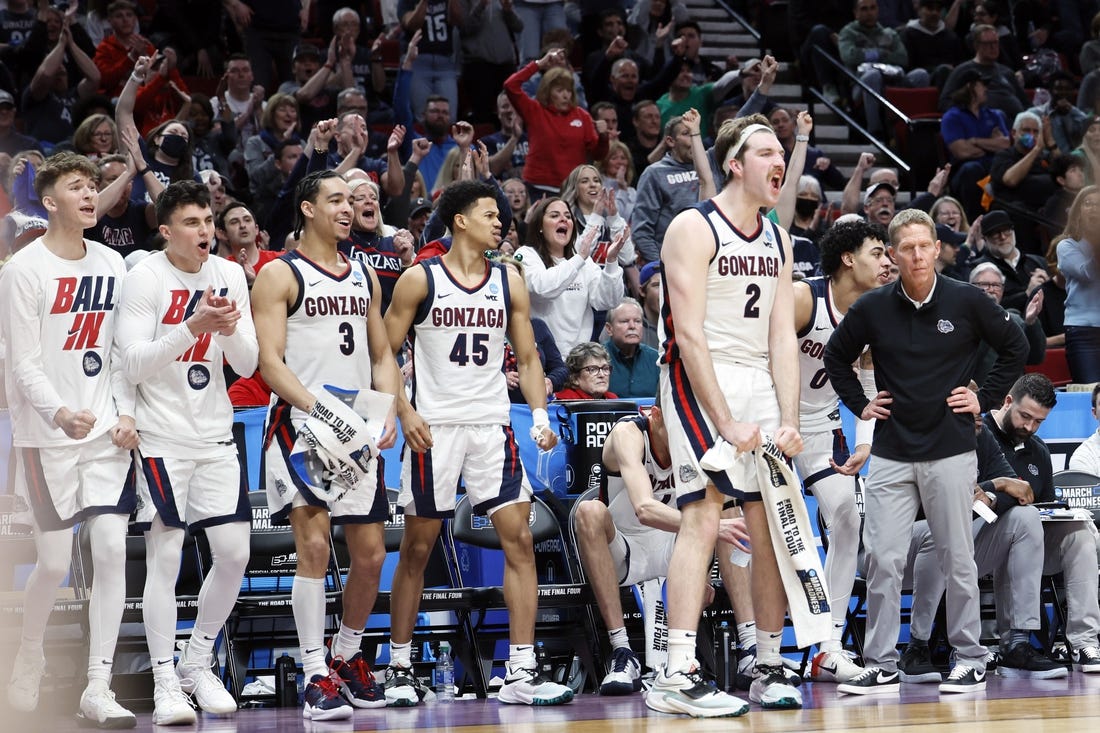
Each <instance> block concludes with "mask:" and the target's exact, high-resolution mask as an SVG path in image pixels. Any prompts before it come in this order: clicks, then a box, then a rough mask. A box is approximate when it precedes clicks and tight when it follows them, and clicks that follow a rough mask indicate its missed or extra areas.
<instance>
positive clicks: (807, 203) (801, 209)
mask: <svg viewBox="0 0 1100 733" xmlns="http://www.w3.org/2000/svg"><path fill="white" fill-rule="evenodd" d="M820 205H821V202H819V201H814V200H813V199H795V200H794V211H795V213H796V214H798V215H799V216H801V217H802V218H803V219H805V218H808V217H811V216H813V215H814V212H815V211H817V207H818V206H820Z"/></svg>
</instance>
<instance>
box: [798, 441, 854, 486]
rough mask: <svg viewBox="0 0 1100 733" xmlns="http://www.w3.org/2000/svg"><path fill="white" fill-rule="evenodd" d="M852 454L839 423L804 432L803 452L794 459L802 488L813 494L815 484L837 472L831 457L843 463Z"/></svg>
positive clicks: (838, 462)
mask: <svg viewBox="0 0 1100 733" xmlns="http://www.w3.org/2000/svg"><path fill="white" fill-rule="evenodd" d="M850 456H851V453H850V452H849V451H848V441H847V439H846V438H845V437H844V431H843V430H841V428H840V426H839V425H838V426H837V427H836V428H835V429H832V430H819V431H815V432H808V433H802V452H801V453H799V454H798V455H797V456H795V457H794V459H793V460H794V467H795V470H796V471H798V477H799V478H800V479H802V488H803V489H805V490H806V493H807V494H812V493H813V486H814V484H816V483H817V482H818V481H820V480H821V479H823V478H827V477H829V476H832V475H834V474H836V470H835V469H834V468H833V467H832V465H830V464H829V459H830V458H831V459H833V461H835V462H836V463H837V465H843V464H844V463H845V461H847V460H848V458H849V457H850Z"/></svg>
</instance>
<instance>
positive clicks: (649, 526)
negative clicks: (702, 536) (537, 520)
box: [574, 406, 748, 695]
mask: <svg viewBox="0 0 1100 733" xmlns="http://www.w3.org/2000/svg"><path fill="white" fill-rule="evenodd" d="M603 465H604V468H605V469H607V489H606V495H605V496H601V497H600V500H594V501H585V502H581V504H580V506H578V507H577V515H576V526H575V528H574V529H575V531H576V533H577V544H578V548H579V550H580V554H581V561H582V562H583V563H584V571H585V575H586V576H587V578H588V584H589V585H590V586H592V591H593V593H594V594H595V596H596V602H597V603H598V604H599V607H600V615H602V616H603V620H604V625H605V626H607V629H608V636H609V637H610V640H611V650H612V652H611V670H610V671H609V672H608V673H607V675H606V676H605V677H604V678H603V682H602V683H601V684H600V694H601V695H629V694H630V693H632V692H637V691H638V690H640V689H641V688H642V679H641V664H640V663H639V662H638V658H637V656H635V654H634V651H633V650H632V649H631V648H630V641H629V639H628V638H627V633H626V626H625V625H624V623H623V608H622V601H621V599H620V597H619V586H621V585H634V584H636V583H641V582H642V581H645V580H651V579H653V578H660V577H664V576H667V575H668V561H669V558H670V557H671V556H672V546H673V544H674V543H675V541H676V532H677V531H679V529H680V512H679V511H677V510H676V508H675V507H672V506H669V504H670V503H671V502H672V499H673V494H674V493H675V487H674V477H673V469H672V460H671V457H670V456H669V452H668V433H667V432H666V430H665V423H664V416H663V415H662V414H661V408H660V407H657V406H654V407H652V408H650V409H649V410H647V411H644V412H643V414H641V415H631V416H629V417H624V418H622V419H620V420H619V421H618V422H616V423H615V425H614V426H613V427H612V428H611V432H609V433H608V434H607V440H606V441H605V442H604V444H603ZM718 537H719V538H720V539H722V540H723V541H725V542H728V543H733V544H734V545H736V546H738V547H740V549H741V550H742V551H744V550H747V549H748V548H746V547H745V546H743V545H742V544H741V540H745V541H747V540H748V534H747V533H746V532H745V521H744V520H743V519H741V518H736V519H734V518H730V519H726V518H723V519H722V520H721V522H720V524H719V529H718ZM727 554H728V553H727Z"/></svg>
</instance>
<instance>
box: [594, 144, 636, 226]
mask: <svg viewBox="0 0 1100 733" xmlns="http://www.w3.org/2000/svg"><path fill="white" fill-rule="evenodd" d="M596 167H597V168H599V169H600V173H601V174H602V175H603V185H604V186H606V187H607V188H608V189H610V191H611V192H612V194H613V195H614V197H615V205H616V206H617V207H618V209H619V215H620V216H621V217H622V218H624V219H626V220H627V221H630V217H631V216H632V215H633V212H634V205H635V203H637V200H638V191H637V190H636V189H635V188H634V186H633V185H632V183H631V182H632V181H634V180H635V175H634V161H633V160H632V159H631V155H630V148H628V147H627V146H626V144H625V143H622V142H620V141H618V140H613V141H612V142H611V143H609V144H608V146H607V155H605V156H604V157H603V159H602V160H601V161H600V162H599V163H597V164H596Z"/></svg>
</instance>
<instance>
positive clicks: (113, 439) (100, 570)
mask: <svg viewBox="0 0 1100 733" xmlns="http://www.w3.org/2000/svg"><path fill="white" fill-rule="evenodd" d="M97 175H98V171H97V170H96V167H95V165H93V164H92V162H91V161H89V160H88V159H87V158H85V157H84V156H81V155H77V154H75V153H59V154H57V155H55V156H52V157H51V158H49V159H48V160H47V161H46V163H45V164H44V165H43V166H42V167H41V168H40V169H39V170H38V174H37V176H36V178H35V181H34V187H35V192H36V193H37V194H38V196H39V198H40V200H41V201H42V206H43V207H44V208H45V209H46V211H47V213H48V216H49V226H48V227H47V229H46V233H45V234H44V235H42V236H41V237H40V238H38V239H37V240H35V241H34V242H32V243H31V244H29V245H27V246H26V247H25V248H24V249H22V250H20V251H19V252H17V253H15V255H13V256H12V258H11V260H10V261H9V262H8V264H7V265H5V266H4V269H3V270H2V277H0V328H2V330H3V340H4V341H5V343H6V345H7V355H8V358H7V367H8V368H7V369H6V370H5V374H4V377H5V383H6V390H7V395H8V400H9V401H10V404H11V417H12V431H13V433H14V435H13V438H14V445H15V448H16V450H18V451H19V454H20V455H19V461H18V464H17V469H16V470H17V472H16V490H17V491H19V492H21V493H22V494H23V495H24V497H25V498H26V499H27V500H28V501H29V502H30V505H31V507H32V510H33V514H34V537H35V546H36V548H37V550H38V560H37V561H36V563H35V566H34V571H33V572H32V573H31V576H30V579H29V580H28V581H27V587H26V593H25V600H24V603H23V637H22V641H21V643H20V646H19V652H18V653H17V654H16V657H15V666H14V669H13V671H12V676H11V682H10V683H9V684H8V702H9V703H10V704H11V706H12V708H13V709H15V710H18V711H21V712H29V711H32V710H34V709H35V708H36V707H37V706H38V688H39V683H40V682H41V679H42V675H43V672H44V670H45V664H46V660H45V657H44V656H43V654H42V640H43V636H44V635H45V632H46V624H47V622H48V620H49V617H50V611H51V610H52V608H53V603H54V599H55V598H56V597H57V588H58V586H59V585H60V584H61V581H62V580H64V579H65V576H66V574H67V573H68V572H69V563H70V558H71V554H72V543H73V530H72V528H73V525H75V524H76V523H77V522H80V521H86V522H89V523H90V535H91V546H92V548H91V549H92V565H93V567H94V580H93V582H92V590H91V597H90V599H89V603H88V626H89V629H88V631H89V653H88V686H87V688H85V690H84V693H83V694H82V695H81V696H80V716H81V717H82V718H83V719H84V720H85V721H86V722H88V723H91V724H93V725H96V726H99V727H104V728H132V727H134V725H135V724H136V719H135V718H134V715H133V713H131V712H130V711H129V710H126V709H125V708H123V707H122V706H121V705H119V704H118V703H117V702H116V701H115V696H114V693H113V692H111V690H110V688H109V683H110V679H111V664H112V662H113V660H114V655H115V644H116V642H117V641H118V627H119V624H120V623H121V621H122V608H123V604H124V602H125V594H126V581H125V573H124V563H125V559H126V552H125V543H126V523H127V521H128V519H129V514H130V512H131V511H132V510H133V508H134V503H135V500H134V490H133V484H132V482H131V481H129V476H128V473H129V471H130V469H131V456H130V451H131V450H133V449H134V448H136V447H137V444H138V434H137V431H136V430H135V429H134V418H133V415H134V401H133V400H134V397H133V390H132V388H129V387H128V386H127V385H126V382H125V378H124V377H123V375H122V371H121V368H120V365H119V364H118V361H117V360H116V359H114V358H112V354H111V351H112V348H111V346H112V343H113V340H114V336H115V326H116V323H115V316H116V314H117V313H118V308H117V306H118V301H119V294H120V292H121V290H122V277H123V275H124V274H125V272H126V266H125V265H124V264H123V262H122V258H121V257H120V256H119V255H118V254H117V253H116V252H113V251H111V250H110V249H109V248H107V247H106V246H104V245H102V244H100V243H98V242H89V241H87V240H85V239H84V238H83V232H84V230H85V229H87V228H89V227H92V226H95V222H96V202H97V200H98V198H99V194H98V193H97V192H96V185H95V182H96V177H97Z"/></svg>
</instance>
